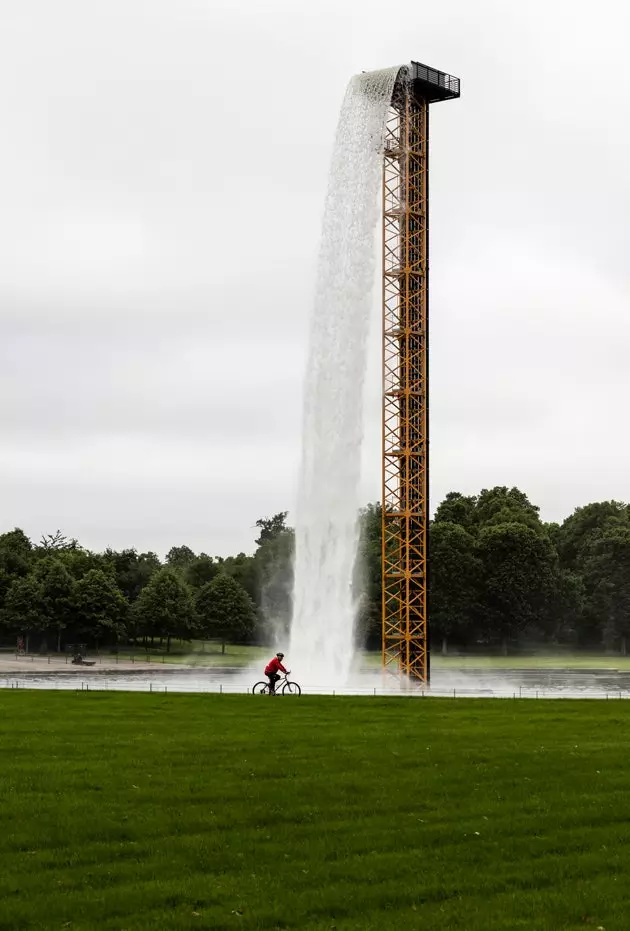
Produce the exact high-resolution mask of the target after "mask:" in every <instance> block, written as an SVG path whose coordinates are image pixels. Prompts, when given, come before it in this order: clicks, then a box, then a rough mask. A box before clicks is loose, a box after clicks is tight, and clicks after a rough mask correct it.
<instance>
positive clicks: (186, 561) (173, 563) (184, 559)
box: [166, 546, 196, 570]
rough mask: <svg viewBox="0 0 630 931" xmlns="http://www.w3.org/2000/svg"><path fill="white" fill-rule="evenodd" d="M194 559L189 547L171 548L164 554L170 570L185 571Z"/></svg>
mask: <svg viewBox="0 0 630 931" xmlns="http://www.w3.org/2000/svg"><path fill="white" fill-rule="evenodd" d="M195 559H196V556H195V554H194V553H193V551H192V550H191V548H190V547H189V546H173V547H172V548H171V549H170V550H169V551H168V553H167V554H166V564H167V566H168V567H169V568H170V569H180V570H183V569H186V568H187V567H188V566H190V564H191V563H192V562H194V561H195Z"/></svg>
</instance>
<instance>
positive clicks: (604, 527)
mask: <svg viewBox="0 0 630 931" xmlns="http://www.w3.org/2000/svg"><path fill="white" fill-rule="evenodd" d="M628 526H630V509H629V508H628V505H627V504H623V503H621V502H620V501H597V502H594V503H593V504H587V505H585V506H584V507H581V508H576V510H575V511H574V512H573V514H571V516H570V517H567V519H566V520H565V521H564V523H563V524H562V526H561V527H560V528H559V530H558V532H557V536H556V545H557V547H558V556H559V557H560V563H561V565H562V566H564V567H565V568H567V569H579V568H582V567H583V566H584V561H585V559H586V558H587V557H588V555H589V553H590V550H591V548H592V545H593V543H594V542H595V540H596V539H597V538H599V537H601V536H602V535H603V534H604V533H606V532H607V531H609V530H611V529H612V528H614V527H628Z"/></svg>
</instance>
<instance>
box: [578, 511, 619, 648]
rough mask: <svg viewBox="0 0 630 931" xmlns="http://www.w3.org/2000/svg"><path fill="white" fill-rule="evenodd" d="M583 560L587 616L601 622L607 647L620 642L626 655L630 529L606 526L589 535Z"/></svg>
mask: <svg viewBox="0 0 630 931" xmlns="http://www.w3.org/2000/svg"><path fill="white" fill-rule="evenodd" d="M582 558H583V563H584V584H585V586H586V591H587V612H588V614H589V615H590V616H591V617H597V618H601V619H603V629H602V635H603V639H604V642H605V643H606V644H607V646H610V647H611V646H613V645H614V643H615V642H616V641H619V640H621V642H622V648H623V652H624V653H625V652H626V639H627V638H628V636H630V526H629V525H625V524H623V523H621V522H617V521H612V522H608V523H607V524H606V527H605V528H604V529H601V531H600V532H598V533H597V534H593V535H591V542H590V547H589V549H588V552H587V553H586V554H584V553H583V555H582Z"/></svg>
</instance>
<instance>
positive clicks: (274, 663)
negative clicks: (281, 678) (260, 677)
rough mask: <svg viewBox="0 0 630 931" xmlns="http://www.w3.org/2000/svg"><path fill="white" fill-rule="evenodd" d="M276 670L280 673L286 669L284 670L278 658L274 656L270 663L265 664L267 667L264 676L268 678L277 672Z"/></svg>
mask: <svg viewBox="0 0 630 931" xmlns="http://www.w3.org/2000/svg"><path fill="white" fill-rule="evenodd" d="M278 670H280V672H286V669H285V668H284V666H283V665H282V663H281V662H280V660H279V659H278V657H277V656H274V658H273V659H272V660H271V662H270V663H267V665H266V666H265V675H266V676H268V675H269V674H270V673H272V672H278Z"/></svg>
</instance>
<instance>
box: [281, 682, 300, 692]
mask: <svg viewBox="0 0 630 931" xmlns="http://www.w3.org/2000/svg"><path fill="white" fill-rule="evenodd" d="M282 694H283V695H301V694H302V689H301V688H300V686H299V685H298V684H297V682H286V683H285V685H284V688H283V689H282Z"/></svg>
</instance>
